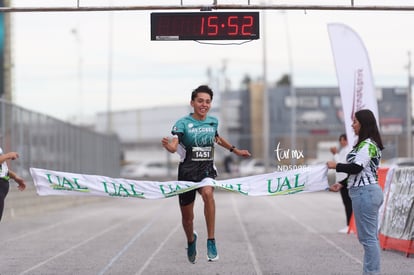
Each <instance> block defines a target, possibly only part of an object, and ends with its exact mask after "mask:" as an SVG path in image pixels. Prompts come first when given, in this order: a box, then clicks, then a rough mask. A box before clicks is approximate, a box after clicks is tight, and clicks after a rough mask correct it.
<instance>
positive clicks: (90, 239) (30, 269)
mask: <svg viewBox="0 0 414 275" xmlns="http://www.w3.org/2000/svg"><path fill="white" fill-rule="evenodd" d="M131 220H133V218H131V219H129V220H128V221H127V222H129V221H131ZM121 225H123V224H115V225H113V226H111V227H109V228H107V229H105V230H103V231H101V232H100V233H99V234H95V235H93V236H92V237H90V238H88V239H86V240H84V241H83V242H80V243H78V244H77V245H74V246H72V247H70V248H68V249H66V250H63V251H62V252H60V253H57V254H55V255H54V256H52V257H50V258H48V259H47V260H45V261H42V262H40V263H38V264H37V265H35V266H32V267H31V268H29V269H26V270H25V271H23V272H22V273H20V275H22V274H26V273H28V272H30V271H32V270H35V269H36V268H39V267H41V266H42V265H44V264H47V263H48V262H50V261H52V260H54V259H56V258H58V257H60V256H62V255H64V254H66V253H68V252H70V251H72V250H74V249H76V248H78V247H80V246H82V245H84V244H86V243H88V242H90V241H92V240H93V239H96V238H97V237H99V236H101V235H104V234H106V233H107V232H109V231H111V230H113V229H115V228H117V227H120V226H121Z"/></svg>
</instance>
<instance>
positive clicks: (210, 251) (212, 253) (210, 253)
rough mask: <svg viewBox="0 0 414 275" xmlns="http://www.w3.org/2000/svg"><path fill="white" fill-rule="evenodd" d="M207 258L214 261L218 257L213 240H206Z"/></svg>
mask: <svg viewBox="0 0 414 275" xmlns="http://www.w3.org/2000/svg"><path fill="white" fill-rule="evenodd" d="M207 259H208V261H209V262H214V261H217V260H218V259H219V256H218V254H217V248H216V241H215V240H207Z"/></svg>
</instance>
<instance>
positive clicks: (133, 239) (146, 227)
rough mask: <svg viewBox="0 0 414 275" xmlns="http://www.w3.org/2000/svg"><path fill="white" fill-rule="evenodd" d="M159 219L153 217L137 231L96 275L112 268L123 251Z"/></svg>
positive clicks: (100, 274)
mask: <svg viewBox="0 0 414 275" xmlns="http://www.w3.org/2000/svg"><path fill="white" fill-rule="evenodd" d="M158 219H159V216H155V217H154V218H153V219H152V220H151V221H150V222H149V223H147V224H146V225H145V226H144V228H142V229H141V230H140V231H138V233H137V234H135V236H134V237H133V238H132V239H131V240H130V241H129V242H128V243H127V244H126V245H125V246H124V247H123V248H122V249H121V250H120V251H119V252H118V254H116V255H115V257H113V258H112V259H111V260H110V261H109V264H108V265H107V266H105V267H104V268H103V269H102V270H101V271H100V272H99V273H98V274H99V275H103V274H105V272H106V271H108V269H110V268H111V267H112V265H113V264H114V263H115V262H116V261H117V260H118V259H119V258H120V257H121V256H122V255H123V254H124V253H125V251H127V250H128V248H129V247H130V246H131V245H132V244H133V243H134V242H135V241H136V240H137V239H138V238H139V237H141V235H142V234H143V233H145V231H147V230H148V228H150V227H151V226H152V225H153V224H154V222H155V221H156V220H158Z"/></svg>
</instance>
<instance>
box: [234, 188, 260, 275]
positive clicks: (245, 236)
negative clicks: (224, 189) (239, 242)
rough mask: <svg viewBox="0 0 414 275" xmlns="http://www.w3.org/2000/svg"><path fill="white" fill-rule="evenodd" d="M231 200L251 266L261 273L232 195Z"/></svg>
mask: <svg viewBox="0 0 414 275" xmlns="http://www.w3.org/2000/svg"><path fill="white" fill-rule="evenodd" d="M231 202H232V204H233V210H234V213H236V217H237V220H238V221H239V224H240V228H241V231H242V233H243V236H244V239H245V240H246V243H247V249H248V250H249V254H250V258H251V259H252V262H253V267H254V270H255V271H256V272H255V274H256V275H262V274H263V273H262V270H261V269H260V265H259V262H258V261H257V258H256V254H255V253H254V250H253V246H252V243H251V242H250V239H249V236H248V235H247V230H246V227H244V224H243V223H242V220H241V216H240V213H239V210H238V209H237V207H236V201H235V200H234V196H231Z"/></svg>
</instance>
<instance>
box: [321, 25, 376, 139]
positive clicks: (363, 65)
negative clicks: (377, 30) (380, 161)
mask: <svg viewBox="0 0 414 275" xmlns="http://www.w3.org/2000/svg"><path fill="white" fill-rule="evenodd" d="M328 33H329V38H330V41H331V47H332V53H333V57H334V61H335V68H336V75H337V78H338V83H339V90H340V93H341V101H342V109H343V116H344V117H343V118H344V123H345V130H346V135H347V137H348V142H349V144H350V145H352V146H353V145H354V144H355V142H356V136H355V134H354V131H353V129H352V126H351V125H352V121H353V118H354V114H355V112H356V111H358V110H361V109H369V110H371V111H372V112H373V114H374V116H375V118H376V119H377V122H378V121H379V120H378V103H377V98H376V94H375V87H374V80H373V76H372V70H371V63H370V60H369V56H368V52H367V50H366V48H365V45H364V43H363V42H362V39H361V38H360V37H359V35H358V34H357V33H356V32H355V31H354V30H352V29H351V28H350V27H348V26H346V25H344V24H340V23H332V24H328Z"/></svg>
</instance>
